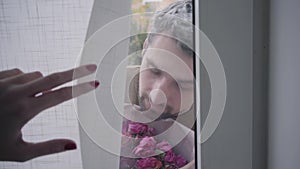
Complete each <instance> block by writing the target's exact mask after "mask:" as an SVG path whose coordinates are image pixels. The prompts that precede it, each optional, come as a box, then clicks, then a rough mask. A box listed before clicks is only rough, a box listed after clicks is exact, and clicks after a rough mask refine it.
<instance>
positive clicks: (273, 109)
mask: <svg viewBox="0 0 300 169" xmlns="http://www.w3.org/2000/svg"><path fill="white" fill-rule="evenodd" d="M299 18H300V1H299V0H285V1H282V0H271V24H270V31H271V32H270V49H271V50H270V83H269V84H270V98H269V100H270V108H269V109H270V119H269V120H270V121H269V169H283V168H284V169H296V168H299V166H300V160H299V157H300V146H299V143H300V132H299V129H300V90H299V87H300V75H299V73H300V22H299Z"/></svg>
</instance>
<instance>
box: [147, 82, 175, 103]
mask: <svg viewBox="0 0 300 169" xmlns="http://www.w3.org/2000/svg"><path fill="white" fill-rule="evenodd" d="M171 88H172V81H171V80H170V79H169V78H167V77H163V78H161V79H159V80H157V81H156V82H155V84H154V86H153V88H152V91H151V92H150V99H151V102H152V103H154V104H165V103H166V101H167V100H166V99H167V97H168V95H169V94H168V93H169V91H171Z"/></svg>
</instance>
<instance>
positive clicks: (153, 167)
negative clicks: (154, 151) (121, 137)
mask: <svg viewBox="0 0 300 169" xmlns="http://www.w3.org/2000/svg"><path fill="white" fill-rule="evenodd" d="M136 164H137V168H138V169H160V168H161V167H162V163H161V161H159V160H158V159H156V158H154V157H149V158H143V159H140V160H138V161H137V162H136Z"/></svg>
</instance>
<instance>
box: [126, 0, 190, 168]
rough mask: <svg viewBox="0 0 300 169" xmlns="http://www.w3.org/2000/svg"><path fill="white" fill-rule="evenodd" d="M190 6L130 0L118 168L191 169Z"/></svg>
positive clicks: (159, 0)
mask: <svg viewBox="0 0 300 169" xmlns="http://www.w3.org/2000/svg"><path fill="white" fill-rule="evenodd" d="M192 4H193V3H192V1H191V0H180V1H175V0H132V13H133V14H135V15H133V16H132V22H131V34H132V35H133V36H131V38H130V45H129V57H128V67H127V76H128V77H127V79H128V83H127V84H128V89H129V90H128V92H127V93H126V95H127V96H126V98H125V104H124V120H123V128H122V134H123V137H122V146H121V147H122V148H121V157H120V158H121V159H120V168H121V169H142V168H156V169H173V168H195V165H194V158H195V156H194V152H195V151H194V150H195V147H194V131H193V128H194V122H195V118H194V116H195V115H194V114H195V113H194V104H193V102H194V74H193V71H194V67H193V66H194V52H193V37H194V34H193V26H192V25H193V23H192V19H193V18H192V13H193V10H192ZM145 12H155V13H153V15H152V16H151V17H150V18H149V17H147V16H149V15H144V14H142V13H145ZM137 13H141V14H137ZM135 32H144V33H139V34H135Z"/></svg>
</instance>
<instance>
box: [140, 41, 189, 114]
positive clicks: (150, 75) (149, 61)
mask: <svg viewBox="0 0 300 169" xmlns="http://www.w3.org/2000/svg"><path fill="white" fill-rule="evenodd" d="M139 79H140V80H139V96H140V101H141V103H140V104H141V105H143V107H144V108H145V109H147V110H151V112H152V113H158V114H159V115H158V114H157V116H156V117H160V118H169V117H171V118H174V117H176V116H177V115H178V113H180V112H186V111H188V110H189V109H190V108H191V106H192V104H193V95H194V76H193V57H191V56H188V55H187V54H185V53H184V52H183V51H182V50H181V49H180V48H179V47H178V46H177V45H176V41H175V40H174V39H171V38H168V37H165V36H161V35H156V36H155V37H153V40H152V42H151V44H149V45H148V47H147V49H145V53H144V55H143V60H142V64H141V70H140V78H139Z"/></svg>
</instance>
